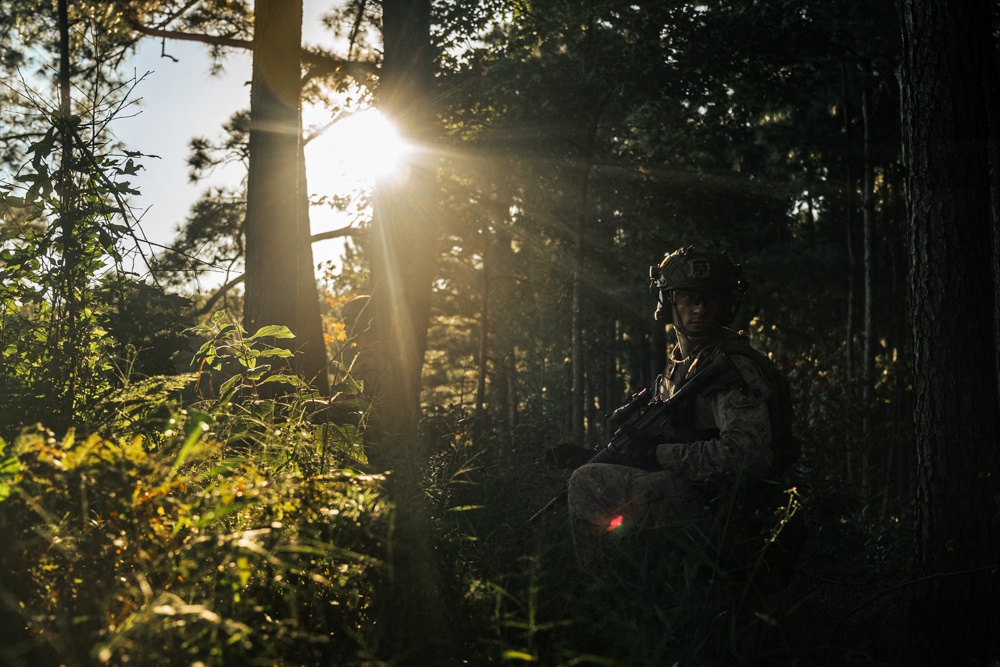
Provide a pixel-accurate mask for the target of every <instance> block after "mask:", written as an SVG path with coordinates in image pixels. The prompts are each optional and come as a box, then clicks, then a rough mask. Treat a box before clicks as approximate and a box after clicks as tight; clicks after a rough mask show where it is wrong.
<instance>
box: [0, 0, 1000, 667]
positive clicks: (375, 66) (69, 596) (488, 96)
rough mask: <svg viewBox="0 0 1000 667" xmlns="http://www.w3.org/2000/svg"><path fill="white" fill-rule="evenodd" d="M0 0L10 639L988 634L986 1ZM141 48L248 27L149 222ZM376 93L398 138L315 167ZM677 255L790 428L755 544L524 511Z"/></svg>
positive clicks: (278, 650)
mask: <svg viewBox="0 0 1000 667" xmlns="http://www.w3.org/2000/svg"><path fill="white" fill-rule="evenodd" d="M0 5H2V11H0V25H2V30H0V51H2V56H3V57H2V58H0V68H2V71H3V86H2V88H0V104H2V109H3V114H2V119H0V123H2V126H0V127H2V133H0V165H2V166H0V213H2V221H0V272H2V276H0V277H2V283H0V350H2V352H3V357H2V364H0V535H2V540H0V664H3V665H11V666H21V665H24V666H28V665H30V666H32V667H34V666H38V665H42V666H47V665H70V666H76V665H100V664H111V665H122V664H133V665H366V666H373V665H387V666H388V665H519V664H538V665H545V666H556V665H566V666H569V665H626V666H632V665H635V666H653V665H693V666H700V665H710V666H715V665H719V666H724V665H983V666H984V667H985V666H987V665H996V664H998V661H1000V639H998V638H1000V633H998V632H997V628H1000V573H998V569H1000V504H998V498H1000V481H998V475H1000V441H998V437H1000V436H998V433H1000V390H998V387H1000V382H998V377H1000V359H998V355H997V349H998V341H1000V296H998V295H1000V289H998V286H1000V259H998V258H1000V252H998V239H1000V233H998V232H1000V225H998V221H1000V207H998V205H997V202H1000V188H998V185H1000V179H998V176H997V174H998V173H1000V170H998V165H1000V149H998V147H1000V141H998V138H1000V106H998V102H1000V78H998V75H997V61H998V53H997V48H998V46H997V39H996V37H997V29H996V26H997V19H998V18H1000V13H998V10H1000V6H998V4H997V3H996V2H994V1H993V0H925V1H920V0H898V1H897V2H892V1H891V0H873V1H872V2H869V3H857V2H850V1H847V0H771V1H768V2H763V1H758V0H719V1H717V2H703V3H689V2H680V1H677V0H636V1H633V2H622V1H619V0H581V1H580V2H569V1H566V0H478V1H476V2H457V1H455V0H381V2H377V1H368V0H330V2H329V5H330V6H329V8H328V11H327V13H326V14H325V15H324V18H323V24H324V27H325V29H326V30H327V32H328V37H329V39H328V42H327V43H326V46H323V47H319V46H310V47H308V48H304V47H303V40H302V21H303V11H302V0H282V1H279V0H257V1H256V2H253V3H251V2H247V1H245V0H230V1H225V2H224V1H219V0H193V1H183V2H182V1H177V0H115V1H114V2H72V3H71V2H69V1H68V0H53V1H52V2H49V3H44V4H41V5H39V4H36V3H24V2H11V1H4V2H2V3H0ZM142 40H159V41H162V42H163V44H164V45H169V44H171V43H172V42H173V41H174V40H186V41H195V42H199V43H201V44H204V46H205V49H204V58H205V65H206V68H208V67H214V68H215V69H216V71H217V72H218V74H217V76H219V77H225V76H227V74H226V70H225V63H226V59H227V57H231V56H232V54H234V53H236V52H252V54H253V76H252V81H250V82H249V105H248V107H247V108H246V109H245V110H243V111H240V112H239V113H237V114H236V115H235V116H233V117H232V118H231V119H230V120H229V122H227V123H226V124H225V126H224V127H221V128H219V134H218V136H217V137H216V138H206V137H196V136H192V137H191V142H190V144H189V146H188V154H189V158H188V166H189V168H190V175H191V185H190V187H191V188H196V189H199V190H200V191H201V192H202V194H201V196H200V199H199V200H198V201H197V203H196V204H195V205H194V206H193V207H192V209H191V210H190V211H178V212H177V213H176V218H177V223H178V230H177V234H176V237H175V238H174V240H173V241H172V242H171V243H170V244H169V247H162V246H160V245H157V244H152V243H150V242H149V241H148V240H147V238H146V234H145V232H144V231H143V227H142V221H141V219H137V218H138V217H139V216H137V215H136V214H135V209H138V208H141V207H144V206H147V205H148V204H149V202H148V201H145V200H144V198H143V195H142V193H141V192H140V191H139V190H138V189H137V188H136V187H135V186H134V185H133V184H132V181H134V180H135V176H136V174H138V173H139V172H140V170H142V169H143V164H144V163H145V162H147V161H149V160H152V159H155V158H154V156H151V155H147V154H146V153H145V152H144V151H146V150H148V149H144V147H143V146H142V145H123V144H122V143H121V142H120V141H119V140H118V139H116V137H115V136H114V134H113V132H112V121H113V120H114V119H115V118H116V117H119V116H121V115H123V114H131V113H134V112H135V110H134V108H133V106H132V105H133V102H134V101H133V99H132V91H133V89H134V87H135V86H136V84H137V83H138V81H137V79H136V74H135V72H134V70H133V69H132V68H131V67H129V66H128V64H127V63H128V57H129V55H130V54H131V53H133V52H134V49H135V47H136V45H137V44H139V43H140V42H141V41H142ZM140 79H141V77H140ZM305 107H308V108H310V109H313V110H316V109H319V110H321V111H322V113H321V114H320V115H322V116H323V117H324V118H326V119H327V120H326V122H325V123H322V124H320V125H317V126H311V125H308V124H306V123H305V122H304V121H303V117H304V114H303V108H305ZM372 108H373V109H377V110H378V111H379V112H380V113H381V114H382V116H383V117H384V118H386V119H388V120H389V121H391V122H392V123H393V124H394V126H395V127H396V128H397V129H398V130H399V132H400V134H401V135H402V136H403V137H404V138H405V139H406V141H407V142H408V143H409V144H410V146H411V147H412V150H411V151H410V153H408V157H407V158H406V161H405V162H404V163H403V164H401V165H400V166H399V167H397V169H395V170H394V171H393V172H392V173H386V174H384V175H382V176H380V177H379V178H378V180H377V181H376V182H375V183H373V184H371V185H370V186H358V187H357V188H356V189H354V190H352V191H350V192H344V193H343V194H342V196H338V197H333V198H323V199H322V200H318V199H317V198H316V197H312V198H311V197H310V194H309V192H310V189H309V184H308V183H307V182H306V181H307V179H306V166H307V165H306V157H305V151H304V148H305V146H307V145H308V144H309V142H311V141H313V140H315V138H316V137H317V136H319V135H320V134H321V133H322V132H323V131H325V130H326V129H327V127H328V126H329V125H330V124H332V123H335V122H336V121H338V120H340V119H342V118H347V117H349V116H350V115H351V114H354V113H357V112H360V111H364V110H366V109H372ZM310 117H312V116H310ZM176 122H177V123H179V124H183V123H184V122H185V119H184V117H183V116H178V117H177V119H176ZM233 164H236V165H240V167H241V169H243V170H245V178H243V179H242V180H241V181H240V182H239V183H238V184H236V185H234V186H233V187H232V188H231V189H225V188H223V189H219V188H208V187H204V186H203V185H202V182H203V180H204V179H205V178H207V176H208V175H209V174H210V173H211V172H212V170H213V169H214V168H216V167H219V166H220V165H233ZM316 207H330V208H332V209H334V210H337V211H340V212H341V213H342V214H343V216H344V219H345V220H348V221H349V222H347V223H345V226H344V227H343V228H342V229H340V230H337V231H335V232H328V233H324V234H322V235H314V234H313V232H312V229H311V226H310V211H311V210H315V209H316ZM321 237H322V238H321ZM331 237H338V238H340V239H341V240H342V242H343V249H342V251H341V256H340V257H339V259H337V260H334V261H326V262H321V263H317V262H316V261H315V259H314V255H313V243H315V242H318V241H320V240H324V241H328V240H329V239H330V238H331ZM687 244H697V245H702V246H706V247H709V248H715V249H720V250H726V251H727V252H728V253H729V254H730V256H732V257H733V259H734V260H735V261H736V262H738V263H739V264H740V265H741V266H742V269H743V272H744V276H745V277H746V279H747V281H748V283H749V289H748V291H747V293H746V294H745V296H744V297H743V299H742V303H741V307H740V309H739V312H738V313H737V318H736V322H735V323H734V325H733V328H734V329H739V330H743V331H745V332H747V334H748V335H749V336H750V338H751V340H752V341H753V344H754V346H755V347H756V348H757V349H759V350H761V351H763V352H765V353H766V354H768V356H770V357H771V359H772V360H773V361H774V362H775V364H776V365H777V366H778V368H779V369H780V370H781V371H782V372H783V374H784V375H785V376H786V377H787V379H788V381H789V384H790V387H791V394H792V399H793V405H794V410H795V414H794V427H795V431H796V434H797V435H798V437H799V439H800V440H801V443H802V454H801V457H800V458H799V459H798V460H797V461H796V463H795V464H794V465H793V466H792V467H791V468H790V469H789V470H788V471H787V473H786V475H785V478H784V479H780V480H772V482H773V483H774V485H775V486H776V487H778V488H780V490H781V491H782V494H779V495H782V496H783V498H784V500H783V503H782V504H781V505H780V506H776V507H774V508H773V509H774V511H773V512H771V513H770V514H767V515H765V516H764V517H763V519H762V520H761V521H760V522H759V523H758V524H757V525H755V527H754V530H753V531H751V532H750V533H749V534H748V535H746V536H745V537H746V541H745V543H744V546H747V545H748V548H747V549H745V553H742V556H741V557H740V558H730V557H727V555H726V554H725V553H723V550H722V549H721V548H719V549H714V548H709V547H706V546H705V543H704V541H702V540H699V536H698V535H694V534H690V533H688V532H685V531H673V532H671V531H660V532H657V531H639V530H628V529H627V527H626V528H625V529H623V530H621V531H618V532H617V533H616V535H615V537H614V539H615V545H614V549H613V551H612V553H611V556H610V557H609V558H608V559H607V560H606V561H605V562H603V563H602V564H601V566H600V567H599V568H597V569H595V570H584V569H581V568H580V567H579V566H578V565H577V563H576V561H575V559H574V554H573V547H572V543H571V539H570V534H569V525H568V520H567V515H566V509H565V506H564V505H559V504H556V506H555V507H554V508H553V509H552V510H551V511H548V512H545V513H543V514H542V515H541V516H540V517H538V519H537V520H535V521H531V522H529V518H531V517H533V516H534V515H535V514H536V512H538V510H540V509H541V508H542V507H543V506H545V505H546V504H547V503H548V502H549V501H550V500H551V499H552V498H553V497H555V496H557V495H558V494H560V493H561V492H562V491H564V490H565V488H566V481H567V479H568V476H569V474H570V471H569V470H567V469H564V468H560V467H558V466H556V465H553V455H552V454H551V452H552V451H553V450H555V451H559V450H560V446H567V445H570V446H575V447H583V448H586V449H588V450H595V449H599V448H600V447H602V446H603V445H604V444H606V443H607V442H608V440H609V438H610V437H611V435H612V431H613V429H612V428H611V427H610V426H609V425H608V423H607V422H606V419H605V416H606V415H607V414H609V413H610V412H612V411H613V410H614V409H615V408H617V407H618V406H620V405H621V404H623V403H624V402H625V401H626V400H627V398H628V397H629V396H630V395H631V394H633V393H635V392H637V391H639V390H641V389H643V388H645V387H649V386H650V385H651V384H652V383H653V382H654V380H655V378H656V376H657V375H658V374H659V373H660V371H661V370H662V368H663V365H664V362H665V355H666V350H667V348H668V346H669V345H670V344H671V342H672V340H673V335H672V333H671V331H670V330H669V328H667V329H666V330H664V328H663V326H662V325H661V324H657V323H656V322H654V321H653V311H654V309H655V307H656V295H655V294H654V293H653V292H651V291H650V290H649V273H648V271H649V267H650V265H655V264H658V263H659V262H660V261H661V260H662V258H663V257H664V255H665V253H668V252H671V251H673V250H675V249H677V248H678V247H680V246H682V245H687ZM317 264H318V266H317ZM220 276H221V278H220ZM547 454H548V455H547ZM758 518H759V517H758ZM793 520H794V521H793ZM790 525H794V526H795V527H796V529H797V530H799V531H801V530H802V529H803V528H804V531H803V532H797V533H796V535H797V536H799V537H801V536H803V535H804V539H803V540H802V541H801V542H800V543H795V544H794V545H792V546H788V544H789V541H788V535H789V533H788V526H790Z"/></svg>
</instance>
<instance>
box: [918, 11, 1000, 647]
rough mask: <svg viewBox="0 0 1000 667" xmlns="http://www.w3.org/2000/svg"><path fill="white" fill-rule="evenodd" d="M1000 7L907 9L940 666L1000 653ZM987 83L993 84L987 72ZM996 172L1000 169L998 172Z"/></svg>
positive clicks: (925, 471) (927, 643) (921, 542)
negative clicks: (996, 40)
mask: <svg viewBox="0 0 1000 667" xmlns="http://www.w3.org/2000/svg"><path fill="white" fill-rule="evenodd" d="M990 8H991V3H990V0H933V1H925V0H903V2H902V5H901V18H902V23H903V39H904V45H903V66H902V70H901V73H902V77H901V83H902V109H903V132H904V140H905V146H906V152H907V153H906V164H907V168H908V169H907V183H906V185H907V193H908V195H909V205H910V209H909V225H910V255H911V262H912V273H911V293H912V301H913V303H912V305H913V323H914V372H915V383H914V384H915V399H916V405H915V414H916V436H917V457H918V470H917V485H918V488H917V501H918V502H917V544H916V558H917V563H918V565H919V566H920V568H921V569H920V572H921V574H922V575H924V577H925V578H924V579H922V584H921V586H920V587H919V588H918V590H917V595H916V598H915V600H914V605H913V608H912V619H913V621H914V628H913V629H914V639H915V642H914V644H915V645H916V646H917V648H918V649H919V651H920V654H919V655H920V657H921V658H922V659H923V660H925V661H926V662H927V663H937V664H942V665H943V664H971V663H972V662H980V661H981V662H983V663H984V664H985V663H986V662H988V661H989V660H990V659H992V658H995V657H996V656H997V655H998V652H1000V644H998V641H1000V634H998V633H997V628H1000V579H998V578H1000V573H998V566H997V564H998V563H1000V520H998V516H1000V512H998V511H997V498H998V497H1000V448H998V445H1000V443H998V432H1000V417H998V412H997V404H998V400H1000V396H998V393H1000V392H998V383H997V373H996V370H995V369H996V364H997V340H996V337H995V328H994V313H995V310H996V308H997V306H998V304H997V292H996V290H995V287H994V285H995V282H994V281H995V277H994V276H993V269H994V266H995V259H994V258H995V255H996V252H997V246H996V239H995V237H994V230H995V221H994V220H993V215H992V213H993V209H992V204H991V199H990V193H991V174H990V168H991V164H990V151H989V146H990V144H991V141H990V124H991V120H990V116H991V113H992V114H993V115H995V114H996V113H997V111H996V110H995V109H990V108H989V106H990V105H989V101H990V100H991V99H992V98H991V96H990V95H988V94H987V91H988V90H995V86H996V78H995V77H996V74H995V61H994V59H995V57H996V54H995V51H994V45H993V41H992V37H991V34H990V26H991V25H992V20H991V16H990V11H991V10H990ZM984 75H985V76H984ZM992 166H993V167H994V168H996V166H997V165H992Z"/></svg>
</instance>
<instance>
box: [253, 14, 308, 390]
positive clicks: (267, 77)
mask: <svg viewBox="0 0 1000 667" xmlns="http://www.w3.org/2000/svg"><path fill="white" fill-rule="evenodd" d="M301 43H302V2H301V0H297V1H295V2H288V1H287V0H284V1H282V0H259V1H258V2H257V3H256V6H255V12H254V52H253V78H252V81H251V88H250V144H249V152H250V170H249V174H248V177H247V218H246V282H245V287H246V295H245V303H244V319H245V321H246V325H247V328H248V329H249V330H250V331H251V332H253V331H254V330H256V329H257V328H258V327H261V326H264V325H268V324H282V325H285V326H287V327H289V328H290V329H291V330H292V331H293V333H295V335H296V338H295V339H294V340H292V341H291V342H290V343H289V347H290V349H293V350H296V351H297V352H298V356H297V358H296V363H295V369H296V371H298V372H299V373H300V374H301V375H303V376H304V377H305V378H306V379H308V380H315V381H317V382H318V385H319V386H320V387H321V388H325V387H326V377H325V373H326V370H325V367H326V348H325V345H324V343H323V338H322V327H321V325H320V320H319V317H320V315H319V296H318V293H317V291H316V278H315V274H314V270H313V267H312V250H311V246H310V245H309V240H308V239H309V233H308V227H307V225H308V215H306V216H305V217H304V218H303V217H302V214H301V197H300V195H301V190H300V188H299V178H298V175H299V170H300V165H299V151H300V148H299V141H300V136H301V131H300V121H299V92H300V91H299V81H300V76H301V68H300V65H299V53H300V51H301ZM317 337H318V338H317Z"/></svg>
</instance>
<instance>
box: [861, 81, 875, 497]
mask: <svg viewBox="0 0 1000 667" xmlns="http://www.w3.org/2000/svg"><path fill="white" fill-rule="evenodd" d="M866 76H867V75H866ZM861 124H862V143H863V149H862V153H863V162H862V163H863V165H864V166H863V168H862V174H861V177H862V245H863V247H864V265H863V268H864V274H863V275H864V295H865V305H864V337H863V341H864V347H863V348H862V354H861V406H862V410H863V412H862V417H861V498H862V501H863V502H864V503H866V504H867V503H868V502H869V501H870V500H871V493H872V488H871V485H872V482H871V476H872V474H871V466H872V452H871V447H872V433H871V428H872V410H873V405H872V389H873V387H872V384H873V383H874V374H875V340H874V338H875V323H874V321H873V317H874V303H873V302H874V298H875V292H874V267H873V264H874V259H873V248H872V246H873V245H874V242H875V241H874V226H875V222H874V217H875V197H874V189H875V166H874V165H875V162H874V159H873V157H872V138H871V88H870V86H869V84H868V83H867V81H866V82H865V85H864V86H863V87H862V89H861Z"/></svg>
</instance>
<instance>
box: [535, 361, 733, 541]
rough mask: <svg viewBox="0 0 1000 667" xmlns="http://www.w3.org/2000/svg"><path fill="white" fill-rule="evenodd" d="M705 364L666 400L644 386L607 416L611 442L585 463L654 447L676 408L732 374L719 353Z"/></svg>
mask: <svg viewBox="0 0 1000 667" xmlns="http://www.w3.org/2000/svg"><path fill="white" fill-rule="evenodd" d="M706 363H707V364H708V365H707V366H706V367H705V368H702V369H701V370H699V371H698V372H697V373H695V374H694V377H692V378H691V379H690V380H688V381H687V382H685V383H684V384H683V385H681V387H680V389H678V390H677V391H676V392H675V393H674V395H673V396H671V397H670V398H668V399H666V400H660V399H658V398H656V399H654V398H653V396H654V395H655V393H656V390H655V388H651V387H647V388H645V389H643V390H642V391H640V392H638V393H636V394H632V396H630V397H629V399H628V401H626V402H625V404H624V405H622V406H621V407H620V408H618V409H616V410H615V411H614V412H612V413H611V414H610V415H608V421H609V422H611V423H612V424H614V425H617V426H618V428H617V429H616V430H615V432H614V434H613V435H612V436H611V441H610V442H609V443H608V444H607V445H605V446H604V447H603V448H601V449H600V450H599V451H598V452H597V453H596V454H594V456H593V457H591V458H590V460H589V461H587V462H586V463H584V464H583V465H588V464H591V463H615V462H616V461H617V460H618V458H619V456H621V454H622V452H624V451H625V449H626V448H627V447H629V446H630V445H633V444H638V445H640V446H643V445H647V446H651V447H652V446H656V445H657V444H659V443H660V442H661V441H662V439H661V438H662V434H663V432H664V431H666V430H667V429H668V427H669V426H670V419H671V417H672V415H673V413H674V410H675V409H676V408H677V406H678V405H680V404H681V403H683V402H684V401H687V400H688V399H691V398H694V397H695V396H697V395H698V394H701V393H703V392H704V391H706V390H707V389H708V388H709V387H711V386H712V384H713V383H715V382H716V381H717V380H718V379H719V378H721V377H723V376H724V375H726V374H727V373H729V372H730V371H732V372H736V371H735V368H734V366H733V363H732V362H731V361H730V360H729V357H727V356H726V355H725V354H724V353H722V352H720V353H719V354H716V355H715V356H714V357H712V358H711V359H709V360H708V361H707V362H706ZM568 495H569V492H568V491H563V492H562V493H560V494H559V495H557V496H556V497H555V498H553V499H552V500H550V501H549V502H548V504H546V505H545V507H543V508H542V509H540V510H538V511H537V512H535V513H534V514H533V515H532V517H531V518H530V519H528V523H534V522H535V521H536V520H538V518H539V517H540V516H542V515H543V514H545V513H546V512H548V511H549V510H551V509H552V508H554V507H555V506H556V505H557V504H559V503H560V502H562V501H563V500H565V499H566V497H567V496H568Z"/></svg>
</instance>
